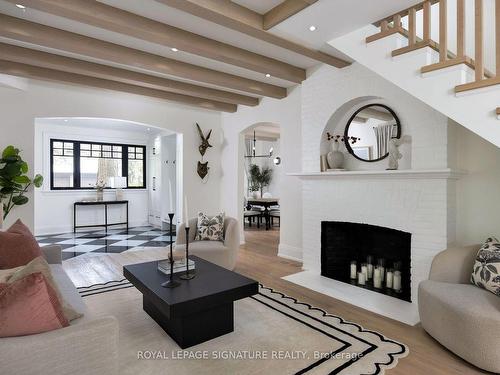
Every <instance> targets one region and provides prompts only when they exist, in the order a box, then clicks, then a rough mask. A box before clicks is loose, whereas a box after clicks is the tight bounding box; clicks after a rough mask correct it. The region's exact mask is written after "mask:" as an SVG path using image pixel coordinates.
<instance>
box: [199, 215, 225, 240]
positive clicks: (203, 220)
mask: <svg viewBox="0 0 500 375" xmlns="http://www.w3.org/2000/svg"><path fill="white" fill-rule="evenodd" d="M196 229H197V230H196V237H195V240H197V241H224V212H221V213H220V214H218V215H217V216H214V217H208V216H207V215H205V214H204V213H203V212H199V213H198V224H197V228H196Z"/></svg>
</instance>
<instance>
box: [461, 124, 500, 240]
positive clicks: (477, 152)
mask: <svg viewBox="0 0 500 375" xmlns="http://www.w3.org/2000/svg"><path fill="white" fill-rule="evenodd" d="M457 129H458V132H457V140H458V142H457V150H456V152H457V163H458V166H459V168H461V169H465V170H467V171H468V173H467V175H466V176H463V177H462V178H461V179H460V180H458V182H457V242H458V243H459V244H465V245H470V244H477V243H482V242H483V241H484V240H486V238H488V237H490V236H495V237H499V236H500V198H499V197H500V168H499V166H500V149H498V148H497V147H496V146H494V145H492V144H491V143H489V142H487V141H485V140H484V139H482V138H481V137H479V136H477V135H476V134H474V133H472V132H471V131H469V130H467V129H465V128H464V127H461V126H459V127H457Z"/></svg>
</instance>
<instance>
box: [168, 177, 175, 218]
mask: <svg viewBox="0 0 500 375" xmlns="http://www.w3.org/2000/svg"><path fill="white" fill-rule="evenodd" d="M168 202H169V205H170V207H169V211H168V212H175V207H174V197H173V193H172V181H168Z"/></svg>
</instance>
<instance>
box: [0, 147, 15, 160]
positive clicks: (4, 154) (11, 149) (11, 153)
mask: <svg viewBox="0 0 500 375" xmlns="http://www.w3.org/2000/svg"><path fill="white" fill-rule="evenodd" d="M18 154H19V150H18V149H17V148H15V147H14V146H12V145H10V146H7V147H5V149H4V150H3V152H2V159H5V158H8V157H10V156H17V155H18Z"/></svg>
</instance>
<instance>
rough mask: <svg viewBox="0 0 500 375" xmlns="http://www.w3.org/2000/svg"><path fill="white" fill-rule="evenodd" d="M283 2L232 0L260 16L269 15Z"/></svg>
mask: <svg viewBox="0 0 500 375" xmlns="http://www.w3.org/2000/svg"><path fill="white" fill-rule="evenodd" d="M283 1H284V0H232V2H233V3H236V4H239V5H242V6H244V7H245V8H248V9H251V10H253V11H254V12H257V13H260V14H264V13H267V12H268V11H270V10H271V9H273V8H274V7H275V6H276V5H279V4H280V3H282V2H283Z"/></svg>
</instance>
